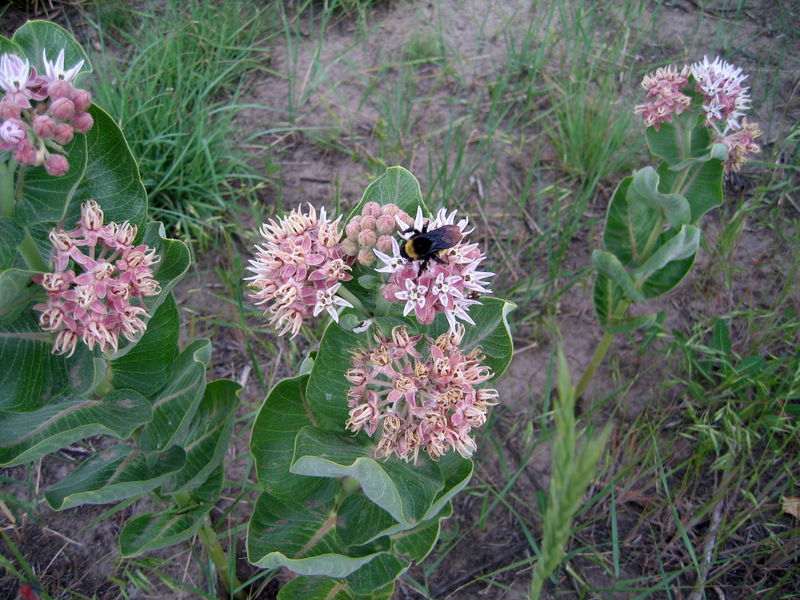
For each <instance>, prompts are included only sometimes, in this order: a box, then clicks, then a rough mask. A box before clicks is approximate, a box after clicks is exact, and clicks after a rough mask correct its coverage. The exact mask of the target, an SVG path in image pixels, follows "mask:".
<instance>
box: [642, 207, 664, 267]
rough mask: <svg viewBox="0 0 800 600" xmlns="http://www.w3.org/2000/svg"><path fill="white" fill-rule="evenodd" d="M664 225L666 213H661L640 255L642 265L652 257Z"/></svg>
mask: <svg viewBox="0 0 800 600" xmlns="http://www.w3.org/2000/svg"><path fill="white" fill-rule="evenodd" d="M663 227H664V215H661V214H659V215H658V220H657V221H656V224H655V226H654V227H653V231H651V232H650V237H649V238H647V243H646V244H645V245H644V248H643V249H642V253H641V255H640V256H639V261H638V262H639V266H640V267H641V266H642V265H643V264H644V263H646V262H647V259H648V258H650V254H652V252H653V248H655V246H656V242H657V241H658V238H659V237H660V236H661V229H662V228H663Z"/></svg>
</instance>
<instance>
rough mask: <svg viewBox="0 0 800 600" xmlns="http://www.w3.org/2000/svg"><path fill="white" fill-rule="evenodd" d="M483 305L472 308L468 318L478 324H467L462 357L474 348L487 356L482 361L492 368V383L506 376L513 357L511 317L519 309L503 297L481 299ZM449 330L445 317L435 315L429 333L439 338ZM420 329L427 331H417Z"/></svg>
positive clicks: (461, 347)
mask: <svg viewBox="0 0 800 600" xmlns="http://www.w3.org/2000/svg"><path fill="white" fill-rule="evenodd" d="M480 302H481V304H480V305H478V304H476V305H473V306H470V307H469V316H470V318H471V319H472V320H473V321H475V325H470V324H469V323H465V324H464V327H465V331H464V338H463V339H462V340H461V345H460V346H459V349H460V350H461V352H462V353H463V354H468V353H469V352H470V351H471V350H473V349H474V348H478V347H480V349H481V353H482V354H483V355H484V357H485V358H484V360H483V361H482V362H483V364H485V365H487V366H488V367H490V368H491V369H492V374H493V376H492V380H496V379H497V378H498V377H500V376H501V375H502V374H503V373H505V371H506V369H507V368H508V365H509V364H510V363H511V357H512V355H513V354H514V341H513V340H512V339H511V329H510V327H509V325H508V315H509V314H510V313H511V311H513V310H514V309H516V308H517V306H516V304H513V303H511V302H506V301H505V300H503V299H502V298H481V300H480ZM449 328H450V325H449V324H448V322H447V319H446V318H445V316H444V315H436V319H434V322H433V323H431V325H430V327H428V328H427V332H428V334H429V335H430V336H431V337H432V338H433V339H436V338H437V337H438V336H439V335H441V334H442V333H447V331H448V330H449ZM420 329H422V330H424V329H425V328H418V330H420Z"/></svg>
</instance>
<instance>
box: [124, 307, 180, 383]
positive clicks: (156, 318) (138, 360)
mask: <svg viewBox="0 0 800 600" xmlns="http://www.w3.org/2000/svg"><path fill="white" fill-rule="evenodd" d="M166 298H167V299H166V301H165V302H163V303H162V304H161V306H159V307H158V308H157V309H156V311H155V314H154V315H153V316H152V317H151V318H150V320H149V321H148V322H147V330H146V331H145V332H144V334H143V335H142V337H141V338H140V339H139V341H138V342H137V343H136V344H135V345H134V346H133V347H132V348H131V349H130V351H128V352H127V353H125V355H123V356H122V357H121V358H118V359H115V360H112V361H111V364H110V365H109V367H110V376H111V382H112V383H113V384H114V387H116V388H123V387H126V388H131V389H134V390H137V391H139V392H141V393H142V394H144V395H145V396H149V395H151V394H154V393H155V392H156V391H157V390H158V389H159V388H160V387H161V386H162V385H164V383H166V381H167V377H168V375H169V371H170V367H171V366H172V363H173V361H174V360H175V357H176V356H177V355H178V333H179V331H180V315H179V314H178V305H177V304H176V303H175V298H174V297H173V295H172V294H171V293H167V295H166Z"/></svg>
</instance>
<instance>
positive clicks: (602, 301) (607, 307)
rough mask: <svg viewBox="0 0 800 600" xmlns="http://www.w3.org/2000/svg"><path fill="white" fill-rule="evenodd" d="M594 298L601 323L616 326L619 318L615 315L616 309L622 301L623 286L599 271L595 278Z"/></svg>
mask: <svg viewBox="0 0 800 600" xmlns="http://www.w3.org/2000/svg"><path fill="white" fill-rule="evenodd" d="M592 298H593V300H594V310H595V312H596V313H597V320H598V321H599V322H600V325H601V326H602V327H614V326H616V325H617V324H618V323H617V320H618V319H617V318H615V317H614V311H615V310H616V309H617V306H619V303H620V302H621V301H622V298H623V293H622V288H621V287H619V286H618V285H617V284H616V283H615V282H614V280H613V279H611V278H610V277H606V276H605V275H603V274H602V273H598V274H597V277H596V278H595V280H594V292H593V295H592Z"/></svg>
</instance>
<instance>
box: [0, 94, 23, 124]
mask: <svg viewBox="0 0 800 600" xmlns="http://www.w3.org/2000/svg"><path fill="white" fill-rule="evenodd" d="M20 115H22V107H21V106H20V105H19V104H17V103H16V102H12V101H10V100H5V99H3V100H2V101H1V102H0V119H2V120H3V121H5V120H7V119H19V118H20Z"/></svg>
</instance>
